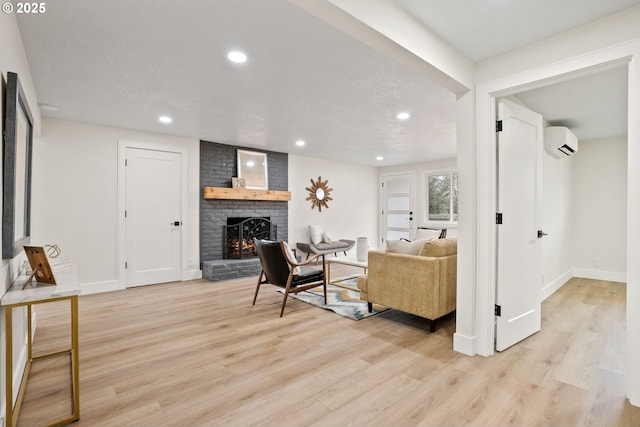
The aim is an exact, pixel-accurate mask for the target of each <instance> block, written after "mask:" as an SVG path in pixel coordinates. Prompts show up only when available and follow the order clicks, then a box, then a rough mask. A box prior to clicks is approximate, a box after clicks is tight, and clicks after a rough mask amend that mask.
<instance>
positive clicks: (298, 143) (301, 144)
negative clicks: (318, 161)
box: [296, 139, 306, 147]
mask: <svg viewBox="0 0 640 427" xmlns="http://www.w3.org/2000/svg"><path fill="white" fill-rule="evenodd" d="M305 144H306V142H304V141H303V140H301V139H299V140H297V141H296V145H297V146H298V147H304V145H305Z"/></svg>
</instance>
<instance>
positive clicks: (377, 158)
mask: <svg viewBox="0 0 640 427" xmlns="http://www.w3.org/2000/svg"><path fill="white" fill-rule="evenodd" d="M376 160H378V161H380V160H384V157H382V156H377V157H376Z"/></svg>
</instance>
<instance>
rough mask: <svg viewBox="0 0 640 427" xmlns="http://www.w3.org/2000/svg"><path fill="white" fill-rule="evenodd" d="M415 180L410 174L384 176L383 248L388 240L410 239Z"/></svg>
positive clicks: (381, 222)
mask: <svg viewBox="0 0 640 427" xmlns="http://www.w3.org/2000/svg"><path fill="white" fill-rule="evenodd" d="M413 182H414V177H413V175H411V174H408V175H389V176H383V177H382V183H381V186H382V187H381V189H382V193H381V194H382V197H380V200H381V201H382V209H381V214H382V220H381V221H380V224H381V225H382V230H381V231H382V232H381V233H380V235H381V236H382V239H381V240H382V242H381V243H382V248H384V246H385V245H386V242H387V240H399V239H403V238H404V239H410V238H411V231H412V224H413Z"/></svg>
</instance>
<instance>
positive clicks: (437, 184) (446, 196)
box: [427, 172, 458, 222]
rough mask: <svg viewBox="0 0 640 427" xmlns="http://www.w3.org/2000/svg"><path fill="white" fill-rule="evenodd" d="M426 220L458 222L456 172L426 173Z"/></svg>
mask: <svg viewBox="0 0 640 427" xmlns="http://www.w3.org/2000/svg"><path fill="white" fill-rule="evenodd" d="M427 201H428V206H427V220H428V221H436V222H458V174H457V173H453V172H449V173H439V174H432V175H427Z"/></svg>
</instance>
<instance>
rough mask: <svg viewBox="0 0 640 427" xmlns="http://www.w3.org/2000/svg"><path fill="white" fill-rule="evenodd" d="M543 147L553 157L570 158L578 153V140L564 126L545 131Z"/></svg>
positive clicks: (549, 128) (551, 127) (552, 127)
mask: <svg viewBox="0 0 640 427" xmlns="http://www.w3.org/2000/svg"><path fill="white" fill-rule="evenodd" d="M545 147H546V149H547V153H549V154H551V155H552V156H553V157H557V158H564V157H571V156H573V155H574V154H576V153H577V152H578V138H577V137H576V136H575V135H574V134H573V133H572V132H571V131H570V130H569V129H568V128H566V127H564V126H550V127H548V128H546V129H545Z"/></svg>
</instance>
